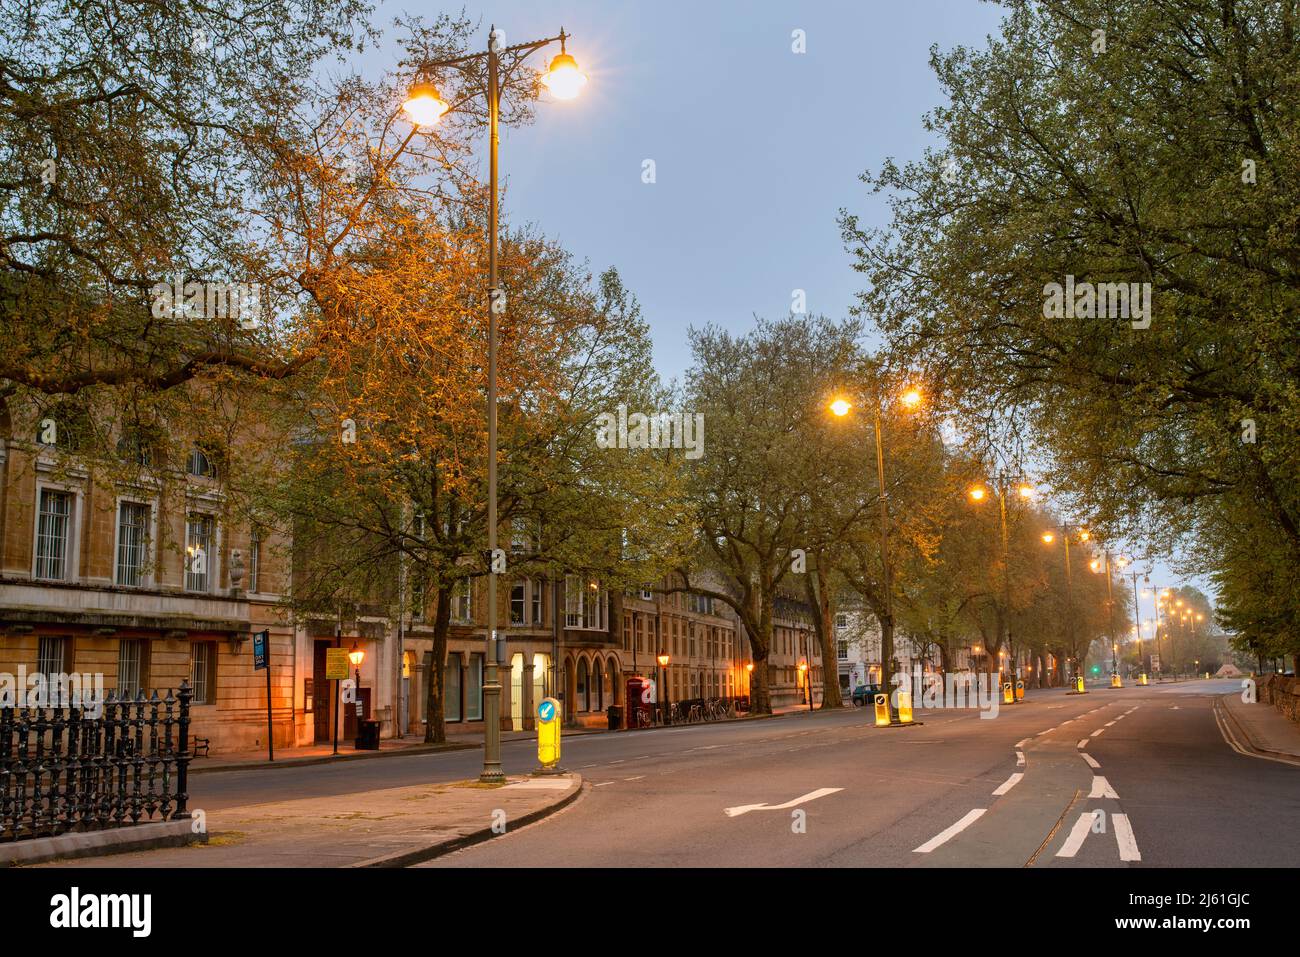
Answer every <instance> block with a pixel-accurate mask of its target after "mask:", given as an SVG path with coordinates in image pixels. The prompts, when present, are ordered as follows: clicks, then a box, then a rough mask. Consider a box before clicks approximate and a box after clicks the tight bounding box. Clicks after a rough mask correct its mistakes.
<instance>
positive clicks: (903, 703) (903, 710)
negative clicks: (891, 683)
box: [898, 691, 912, 724]
mask: <svg viewBox="0 0 1300 957" xmlns="http://www.w3.org/2000/svg"><path fill="white" fill-rule="evenodd" d="M898 723H899V724H911V723H912V692H910V691H900V692H899V693H898Z"/></svg>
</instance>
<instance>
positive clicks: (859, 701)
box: [853, 685, 885, 708]
mask: <svg viewBox="0 0 1300 957" xmlns="http://www.w3.org/2000/svg"><path fill="white" fill-rule="evenodd" d="M884 690H885V689H884V688H882V687H881V686H880V685H858V686H857V687H856V688H854V689H853V707H855V708H865V707H869V706H870V705H871V704H872V703H873V700H874V698H875V696H876V695H878V694H881V693H883V692H884Z"/></svg>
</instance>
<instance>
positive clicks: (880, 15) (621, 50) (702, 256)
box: [362, 0, 1208, 619]
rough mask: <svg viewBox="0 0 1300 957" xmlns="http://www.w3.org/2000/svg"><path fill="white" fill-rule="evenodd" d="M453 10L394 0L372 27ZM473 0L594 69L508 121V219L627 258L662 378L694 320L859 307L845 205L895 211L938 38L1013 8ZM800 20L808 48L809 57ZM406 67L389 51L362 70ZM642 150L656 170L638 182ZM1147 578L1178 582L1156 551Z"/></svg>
mask: <svg viewBox="0 0 1300 957" xmlns="http://www.w3.org/2000/svg"><path fill="white" fill-rule="evenodd" d="M456 9H458V8H457V7H454V6H452V5H450V4H448V5H446V6H441V5H439V6H433V7H424V6H423V5H422V4H415V3H412V0H384V2H382V3H381V4H380V6H379V8H378V13H377V20H376V22H377V23H380V24H384V25H385V28H386V29H387V24H388V23H389V22H391V20H392V19H393V17H394V16H396V15H397V14H398V13H400V12H403V11H409V12H412V13H416V12H424V13H426V15H429V16H432V14H434V13H436V12H437V11H439V10H453V11H454V10H456ZM466 9H467V11H468V14H469V16H471V17H481V18H482V22H481V25H480V29H479V31H478V36H477V40H478V41H479V42H478V44H476V45H478V46H485V45H486V43H487V34H488V29H489V24H491V23H495V24H496V25H497V26H498V27H500V28H501V29H503V30H504V31H505V33H506V42H507V43H508V44H510V43H521V42H525V41H527V40H531V39H537V38H541V37H545V36H553V35H555V34H556V33H558V32H559V30H560V28H561V27H563V28H564V29H565V30H566V31H567V32H569V33H570V34H572V36H573V39H572V40H571V41H570V43H569V47H568V49H569V52H570V53H571V54H573V56H574V57H576V58H577V60H578V63H579V65H580V66H581V68H582V69H583V71H584V72H586V73H587V74H588V75H589V77H590V82H589V83H588V85H587V87H586V89H585V90H584V91H583V94H582V95H581V96H580V97H579V98H577V99H575V100H572V101H569V102H558V101H553V100H550V99H549V98H545V97H544V98H543V101H542V102H540V103H539V104H538V106H537V111H536V113H537V116H536V121H535V122H534V123H533V124H532V125H531V126H527V127H523V128H517V129H504V130H503V131H502V143H501V172H502V175H503V176H504V177H505V182H506V195H505V199H504V213H503V215H504V217H505V218H506V220H507V221H513V222H533V223H536V224H537V225H538V226H539V227H540V228H541V229H542V230H543V231H544V232H545V233H546V234H548V235H549V236H551V237H552V238H554V239H557V240H559V241H560V242H562V243H563V245H564V246H565V247H566V248H567V249H569V250H570V251H572V252H573V253H574V254H575V255H577V256H578V257H580V258H584V259H587V260H589V261H590V263H591V266H592V269H593V270H594V271H597V272H598V271H600V270H602V269H604V268H606V267H607V266H616V267H617V268H618V269H619V271H620V272H621V273H622V275H623V278H624V281H625V282H626V283H627V285H628V287H629V288H630V289H631V290H632V291H633V292H634V293H635V294H636V295H637V297H638V298H639V299H640V301H641V304H642V307H643V311H644V315H645V318H646V320H647V321H648V323H649V325H650V329H651V332H652V335H653V338H654V351H655V363H656V366H657V368H658V370H659V372H660V374H661V375H662V376H663V377H664V379H665V380H667V379H670V378H680V377H681V376H682V374H683V373H684V372H685V370H686V369H687V368H688V366H689V365H690V359H691V356H690V346H689V343H688V340H687V330H688V329H690V328H691V327H692V326H695V327H699V326H702V325H704V324H705V323H709V322H713V323H718V324H720V325H722V326H724V327H726V328H728V329H732V330H735V331H738V332H739V331H744V330H745V329H747V328H749V327H750V326H751V325H752V324H753V321H754V316H755V315H761V316H765V317H769V318H776V317H779V316H781V315H784V314H786V313H787V312H788V311H789V310H790V306H791V295H792V293H793V291H794V290H796V289H802V290H804V291H805V293H806V297H807V308H808V310H809V311H810V312H820V313H825V314H827V315H829V316H831V317H837V318H838V317H844V316H846V315H847V314H848V311H849V308H850V307H851V306H852V305H853V303H854V298H855V295H856V293H857V292H858V291H859V290H860V289H861V288H862V281H863V277H861V276H860V275H859V274H858V273H856V272H854V271H853V269H852V264H851V261H850V259H849V257H848V255H847V254H846V252H845V250H844V246H843V242H842V240H841V238H840V233H839V229H838V227H837V225H836V217H837V214H838V211H839V210H840V209H841V208H848V209H850V210H852V211H853V212H856V213H858V214H859V215H860V216H861V218H862V222H863V224H864V225H879V226H884V225H886V224H887V221H888V219H887V214H888V210H887V209H886V207H885V205H884V203H883V202H881V200H880V199H879V198H878V197H871V196H869V195H868V194H867V191H866V189H865V187H864V186H863V184H862V183H861V182H860V181H859V180H858V176H859V175H860V174H861V173H862V172H863V170H865V169H873V170H874V169H878V168H879V166H880V163H881V161H882V160H883V159H885V158H886V157H889V156H894V157H897V158H898V159H900V160H907V159H911V158H914V157H917V156H919V155H920V154H921V152H922V150H923V149H924V148H925V147H926V146H927V145H930V144H931V142H932V140H931V137H930V136H929V134H928V133H927V132H926V131H925V129H924V128H923V126H922V124H921V117H922V115H923V114H924V113H925V112H926V111H927V110H929V109H931V108H932V107H934V106H936V105H938V104H939V103H940V102H941V91H940V89H939V85H938V83H937V82H936V80H935V78H934V74H933V72H932V71H931V69H930V66H929V53H930V48H931V46H934V45H937V46H938V47H939V48H940V49H949V48H951V47H953V46H956V45H959V44H961V45H976V46H982V45H984V42H985V38H986V37H987V36H988V35H990V34H993V33H996V31H997V25H998V22H999V20H1000V18H1001V15H1002V10H1001V8H1000V7H997V6H996V5H993V4H990V3H983V2H980V0H802V2H798V0H696V2H685V0H494V2H475V0H468V2H467V6H466ZM796 30H802V31H803V35H804V44H805V49H806V52H804V53H795V52H793V49H792V44H793V43H794V42H795V41H794V37H793V36H792V34H793V33H794V31H796ZM555 52H558V51H557V49H556V48H548V49H547V50H546V51H544V52H543V53H539V54H535V55H534V57H535V59H534V61H533V63H534V64H535V65H536V66H538V67H542V66H544V65H545V63H546V62H547V59H548V58H549V57H550V56H553V55H554V53H555ZM392 62H393V56H392V52H391V49H385V48H384V47H381V48H379V49H377V50H372V51H369V52H368V53H367V54H366V55H365V56H364V58H363V60H362V68H363V69H367V68H371V69H387V68H389V67H390V66H391V64H392ZM646 160H653V161H654V164H655V182H654V183H653V184H647V183H644V182H643V181H642V171H643V164H644V162H645V161H646ZM484 167H486V162H484ZM483 175H484V177H486V169H484V172H483ZM1144 568H1145V565H1144ZM1151 579H1152V582H1155V583H1160V584H1166V583H1169V584H1173V583H1176V582H1178V581H1179V578H1178V577H1177V576H1175V575H1174V573H1173V572H1171V571H1170V570H1169V569H1168V568H1167V566H1165V565H1164V563H1159V562H1158V563H1156V567H1155V568H1154V569H1153V571H1152V575H1151ZM1193 581H1195V583H1196V584H1198V585H1199V586H1200V587H1202V588H1203V589H1204V590H1207V591H1208V587H1207V584H1206V583H1205V582H1204V581H1197V580H1195V579H1193ZM1142 606H1143V609H1142V617H1143V619H1146V618H1150V617H1153V616H1154V609H1153V608H1152V606H1151V602H1150V600H1143V602H1142Z"/></svg>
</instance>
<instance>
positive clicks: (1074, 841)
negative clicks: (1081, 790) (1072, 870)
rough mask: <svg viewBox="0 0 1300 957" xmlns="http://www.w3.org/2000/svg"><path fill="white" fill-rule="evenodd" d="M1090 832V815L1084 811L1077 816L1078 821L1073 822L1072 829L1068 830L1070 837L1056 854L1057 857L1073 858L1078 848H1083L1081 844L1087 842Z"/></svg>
mask: <svg viewBox="0 0 1300 957" xmlns="http://www.w3.org/2000/svg"><path fill="white" fill-rule="evenodd" d="M1091 830H1092V815H1091V814H1090V813H1089V812H1087V811H1084V812H1083V813H1082V814H1080V815H1079V819H1078V820H1077V821H1075V822H1074V827H1072V828H1070V836H1069V837H1067V838H1066V839H1065V843H1064V844H1062V845H1061V849H1060V850H1059V851H1057V852H1056V856H1057V857H1074V855H1075V854H1078V853H1079V848H1081V847H1083V842H1084V841H1085V840H1087V838H1088V834H1089V832H1090V831H1091Z"/></svg>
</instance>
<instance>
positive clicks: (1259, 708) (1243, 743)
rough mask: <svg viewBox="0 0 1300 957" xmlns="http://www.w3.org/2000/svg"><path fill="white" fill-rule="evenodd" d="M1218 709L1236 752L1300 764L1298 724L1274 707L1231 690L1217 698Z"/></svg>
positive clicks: (1299, 730) (1226, 734)
mask: <svg viewBox="0 0 1300 957" xmlns="http://www.w3.org/2000/svg"><path fill="white" fill-rule="evenodd" d="M1237 683H1238V684H1240V683H1241V679H1240V678H1239V679H1237ZM1218 711H1219V714H1220V716H1221V719H1222V721H1223V723H1224V725H1225V727H1224V733H1225V736H1226V737H1227V738H1228V740H1229V743H1230V744H1232V745H1233V747H1234V748H1235V749H1236V750H1238V751H1239V752H1241V753H1243V754H1252V755H1254V756H1256V757H1266V758H1270V759H1272V760H1277V761H1282V762H1285V763H1289V764H1297V765H1300V724H1297V723H1296V722H1294V721H1292V720H1291V719H1290V718H1288V717H1287V716H1286V715H1284V714H1282V712H1280V711H1278V710H1277V708H1275V707H1273V706H1272V705H1269V704H1264V703H1263V702H1260V701H1244V700H1243V699H1242V695H1241V694H1240V693H1237V692H1233V693H1229V694H1225V695H1224V696H1223V697H1222V698H1220V699H1219V702H1218Z"/></svg>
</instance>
